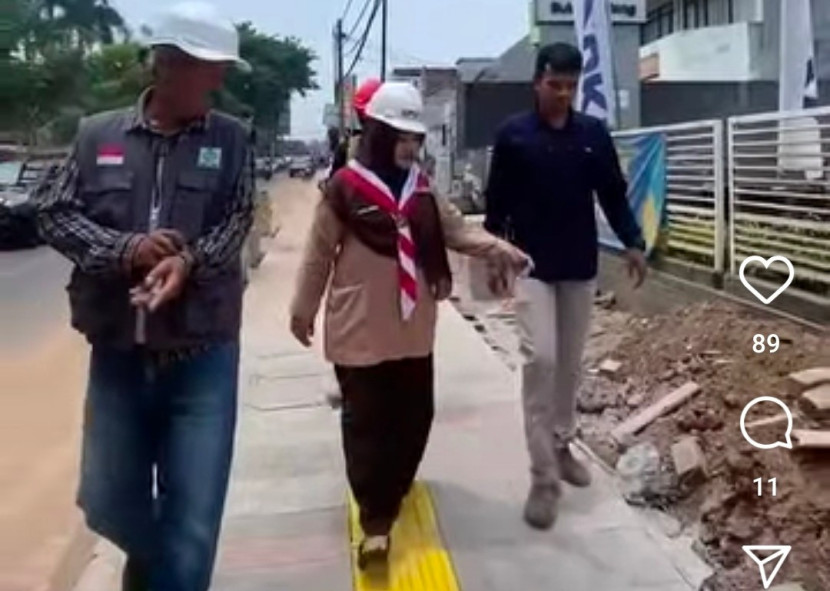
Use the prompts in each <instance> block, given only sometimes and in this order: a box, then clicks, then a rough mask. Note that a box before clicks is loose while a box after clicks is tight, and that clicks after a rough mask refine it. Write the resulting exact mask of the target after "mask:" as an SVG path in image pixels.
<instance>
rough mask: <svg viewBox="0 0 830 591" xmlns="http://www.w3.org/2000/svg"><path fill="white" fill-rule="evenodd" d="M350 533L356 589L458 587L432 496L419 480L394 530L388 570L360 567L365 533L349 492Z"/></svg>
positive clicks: (454, 590)
mask: <svg viewBox="0 0 830 591" xmlns="http://www.w3.org/2000/svg"><path fill="white" fill-rule="evenodd" d="M349 535H350V537H351V547H352V573H353V575H352V576H353V579H354V588H355V591H459V586H458V581H457V580H456V578H455V570H454V569H453V566H452V560H451V558H450V553H449V551H448V550H447V549H446V548H445V547H444V543H443V540H442V539H441V533H440V532H439V530H438V521H437V519H436V515H435V509H434V505H433V503H432V496H431V495H430V492H429V489H428V488H427V486H426V485H425V484H423V483H420V482H416V483H415V484H414V485H413V487H412V491H411V492H410V494H409V496H408V497H407V498H406V500H405V501H404V505H403V508H402V510H401V515H400V518H399V519H398V522H397V524H396V525H395V528H394V529H393V530H392V553H391V555H390V557H389V569H388V572H386V573H382V574H380V573H363V572H361V571H360V569H358V568H357V546H358V544H359V542H360V540H361V539H362V537H363V533H362V532H361V530H360V523H359V520H358V509H357V504H356V503H355V502H354V499H353V498H352V497H351V495H350V496H349Z"/></svg>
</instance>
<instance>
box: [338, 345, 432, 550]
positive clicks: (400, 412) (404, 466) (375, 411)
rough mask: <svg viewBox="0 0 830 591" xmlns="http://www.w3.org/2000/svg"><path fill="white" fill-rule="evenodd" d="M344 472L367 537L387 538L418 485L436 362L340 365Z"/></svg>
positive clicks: (430, 410) (430, 359) (414, 360)
mask: <svg viewBox="0 0 830 591" xmlns="http://www.w3.org/2000/svg"><path fill="white" fill-rule="evenodd" d="M335 371H336V373H337V379H338V381H339V382H340V389H341V392H342V394H343V407H342V411H341V426H342V430H343V451H344V454H345V458H346V473H347V476H348V479H349V485H350V486H351V489H352V494H353V495H354V497H355V500H356V501H357V504H358V506H359V507H360V525H361V527H362V528H363V531H364V533H366V534H367V535H386V534H388V533H389V532H390V531H391V529H392V525H393V524H394V522H395V520H396V519H397V517H398V513H399V512H400V508H401V502H402V501H403V499H404V497H405V496H406V495H407V493H408V492H409V489H410V487H411V486H412V483H413V482H414V480H415V474H416V473H417V471H418V466H419V464H420V463H421V459H422V458H423V455H424V450H425V449H426V444H427V439H428V437H429V432H430V429H431V427H432V419H433V416H434V414H435V407H434V399H433V391H434V388H433V362H432V357H431V356H430V357H423V358H418V359H404V360H401V361H389V362H385V363H381V364H379V365H373V366H370V367H343V366H336V367H335Z"/></svg>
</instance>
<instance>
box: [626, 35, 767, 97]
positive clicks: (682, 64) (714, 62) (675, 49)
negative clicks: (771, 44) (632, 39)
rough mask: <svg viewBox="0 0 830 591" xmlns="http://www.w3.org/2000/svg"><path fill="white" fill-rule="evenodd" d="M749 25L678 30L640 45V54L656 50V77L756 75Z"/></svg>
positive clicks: (740, 78)
mask: <svg viewBox="0 0 830 591" xmlns="http://www.w3.org/2000/svg"><path fill="white" fill-rule="evenodd" d="M752 29H753V25H751V24H749V23H745V22H743V23H736V24H734V25H725V26H720V27H706V28H703V29H696V30H690V31H680V32H678V33H675V34H673V35H669V36H668V37H664V38H662V39H659V40H657V41H655V42H654V43H650V44H648V45H645V46H643V47H642V48H641V49H640V57H641V58H642V57H646V56H650V55H653V54H654V53H659V55H660V76H659V78H658V80H663V81H673V82H688V81H701V82H723V81H732V82H734V81H749V80H755V79H757V78H758V76H759V74H758V68H757V67H756V64H755V60H754V59H753V55H754V54H755V53H756V52H757V50H758V46H757V44H758V37H757V35H754V34H753V31H752Z"/></svg>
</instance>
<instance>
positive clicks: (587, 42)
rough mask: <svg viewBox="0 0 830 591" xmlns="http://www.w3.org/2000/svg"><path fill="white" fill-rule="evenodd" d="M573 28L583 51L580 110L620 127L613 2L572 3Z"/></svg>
mask: <svg viewBox="0 0 830 591" xmlns="http://www.w3.org/2000/svg"><path fill="white" fill-rule="evenodd" d="M573 6H574V26H575V27H576V38H577V40H578V42H579V49H580V51H582V78H581V79H580V81H579V93H578V96H577V109H578V110H579V111H581V112H583V113H586V114H588V115H592V116H594V117H596V118H598V119H602V120H603V121H605V122H606V123H607V124H608V127H610V128H611V129H614V128H616V127H617V124H618V121H617V93H616V88H615V86H616V85H615V83H614V61H613V60H614V52H613V46H612V44H613V41H612V37H611V5H610V0H573Z"/></svg>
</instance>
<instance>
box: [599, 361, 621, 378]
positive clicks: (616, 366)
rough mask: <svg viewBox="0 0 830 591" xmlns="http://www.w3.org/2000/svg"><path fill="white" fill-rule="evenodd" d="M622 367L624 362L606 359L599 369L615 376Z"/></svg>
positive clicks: (603, 372)
mask: <svg viewBox="0 0 830 591" xmlns="http://www.w3.org/2000/svg"><path fill="white" fill-rule="evenodd" d="M621 368H622V363H620V362H619V361H616V360H614V359H606V360H605V361H603V362H602V363H601V364H600V366H599V371H600V373H602V374H605V375H607V376H613V375H615V374H616V373H617V372H619V371H620V369H621Z"/></svg>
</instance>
